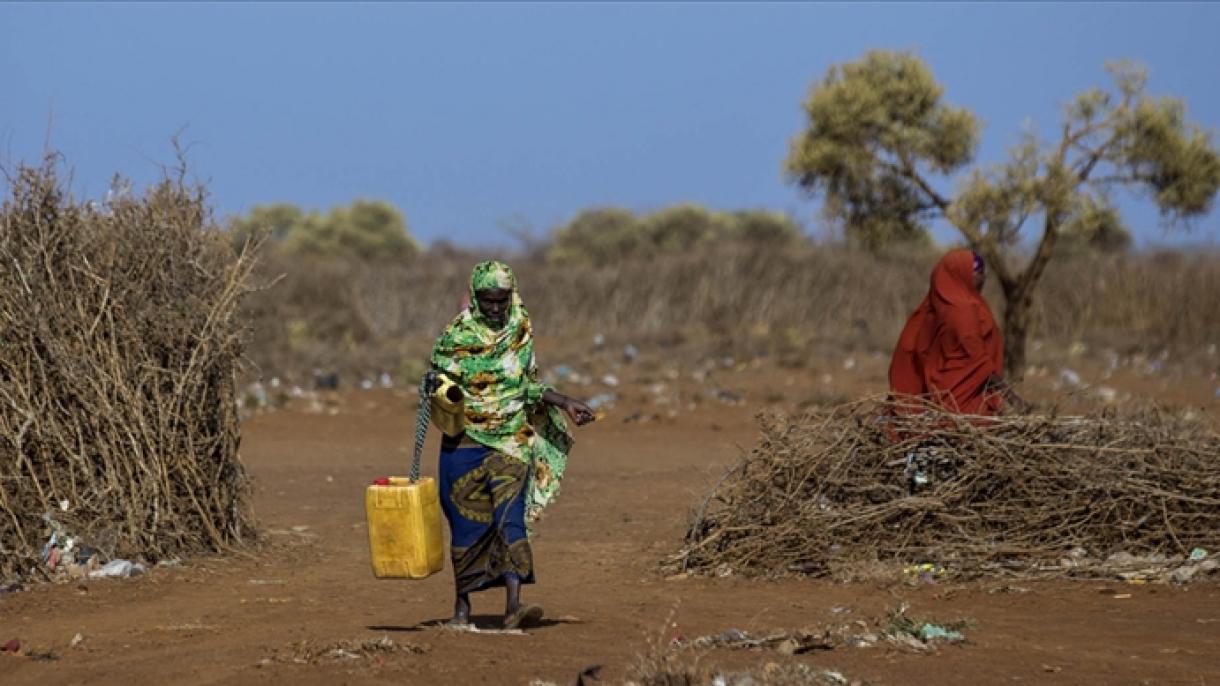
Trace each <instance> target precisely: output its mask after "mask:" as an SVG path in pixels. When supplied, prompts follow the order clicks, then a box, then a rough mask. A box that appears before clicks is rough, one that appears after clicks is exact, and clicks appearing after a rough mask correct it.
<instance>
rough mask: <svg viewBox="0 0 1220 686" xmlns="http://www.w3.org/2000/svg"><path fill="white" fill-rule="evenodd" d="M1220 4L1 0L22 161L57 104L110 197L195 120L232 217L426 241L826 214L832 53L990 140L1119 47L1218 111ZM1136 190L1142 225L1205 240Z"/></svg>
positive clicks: (1050, 127)
mask: <svg viewBox="0 0 1220 686" xmlns="http://www.w3.org/2000/svg"><path fill="white" fill-rule="evenodd" d="M1217 27H1220V5H1210V4H1202V3H1199V4H1168V3H1158V4H1155V5H1154V4H1126V3H1106V4H1084V3H1080V4H1035V3H1024V4H981V3H980V4H961V3H943V4H941V3H909V4H763V3H748V4H695V3H674V4H547V3H540V4H445V5H440V4H436V5H432V4H294V3H270V4H241V5H239V4H224V3H217V4H144V3H130V4H108V5H107V4H39V5H35V4H16V5H13V4H5V5H0V79H2V84H3V90H2V91H0V92H3V94H4V97H3V101H2V104H0V163H3V164H4V165H6V166H11V165H13V164H15V163H16V162H18V161H22V160H25V161H32V160H36V159H38V157H39V155H40V152H41V150H42V149H43V146H44V141H45V140H46V138H47V132H48V129H49V130H50V139H51V143H52V146H53V147H54V148H56V149H57V150H59V151H61V152H62V153H64V155H65V156H66V158H67V160H68V163H69V165H70V166H71V167H72V168H73V170H74V184H75V188H76V189H77V191H78V192H80V193H82V194H83V195H87V196H89V197H98V196H101V195H104V193H105V190H106V187H107V184H108V181H109V179H110V177H111V175H112V174H113V173H114V172H115V171H121V172H123V173H124V174H126V175H127V176H129V177H131V178H132V179H133V180H134V181H135V182H136V183H137V185H144V184H147V183H148V182H150V181H152V180H154V179H155V178H156V177H157V175H158V165H159V164H161V163H166V162H169V161H171V160H172V159H173V154H172V150H171V148H170V145H169V139H170V137H171V136H172V135H173V134H174V132H175V131H177V130H179V129H180V128H182V127H184V126H185V127H187V128H186V130H185V132H184V134H183V139H184V140H186V141H188V142H191V143H193V147H192V148H191V149H190V153H189V157H190V159H191V162H192V168H193V170H194V172H195V173H196V174H197V175H198V176H199V177H200V178H202V179H204V180H206V181H207V182H208V184H209V188H210V190H211V192H212V195H213V200H214V203H215V205H216V208H217V212H218V214H220V215H222V216H223V215H225V214H229V213H234V212H241V211H244V210H246V209H248V208H249V207H250V206H252V205H254V204H258V203H264V202H273V201H287V202H293V203H297V204H300V205H303V206H306V207H312V208H322V209H324V208H327V207H330V206H333V205H336V204H344V203H347V202H349V201H350V200H352V199H354V198H358V197H364V198H382V199H386V200H389V201H391V202H393V203H395V204H396V205H398V206H399V207H400V208H402V210H403V211H404V212H405V214H406V215H407V221H408V224H409V225H410V228H411V231H412V232H413V233H414V234H415V235H417V236H418V237H420V238H421V239H422V240H423V241H425V242H431V241H433V240H436V239H442V238H444V239H448V240H451V241H454V242H458V243H475V244H502V245H507V244H511V240H510V239H509V238H508V237H507V236H506V234H505V232H504V231H503V229H502V228H501V227H502V226H503V225H504V224H505V223H506V222H509V221H513V222H522V221H524V222H528V223H529V224H530V225H532V226H533V227H535V228H536V229H539V230H545V229H549V228H551V227H552V226H554V225H556V224H558V223H560V222H563V221H565V220H566V219H568V218H570V217H571V216H572V215H573V214H574V213H575V212H577V211H579V210H580V209H581V208H585V207H589V206H599V205H621V206H625V207H629V208H633V209H636V210H650V209H655V208H657V207H661V206H664V205H668V204H672V203H675V202H682V201H692V202H698V203H702V204H706V205H708V206H711V207H716V208H724V209H733V208H741V207H767V208H773V209H778V210H782V211H787V212H791V213H793V214H794V215H796V216H798V217H799V218H800V219H802V220H803V221H804V222H806V223H807V225H809V226H810V228H811V229H812V230H816V228H817V222H816V221H815V218H814V215H815V213H816V206H815V205H814V203H812V202H811V201H810V200H808V199H807V198H804V197H802V195H801V194H800V193H799V192H798V191H797V189H795V188H794V187H793V186H791V185H790V184H788V183H787V182H786V181H785V179H784V178H783V176H782V173H781V163H782V160H783V158H784V155H785V153H786V150H787V145H788V141H789V139H790V138H791V137H792V136H793V135H794V134H795V133H796V132H797V131H798V130H799V128H800V126H801V123H802V118H801V110H800V103H801V101H802V99H803V98H804V97H805V95H806V93H807V91H808V89H809V87H810V85H811V84H812V83H813V82H814V81H815V80H816V79H818V78H820V77H821V76H822V75H823V74H824V73H825V71H826V69H827V68H828V67H829V66H830V65H831V64H834V63H838V62H844V61H848V60H853V59H856V58H857V57H859V56H860V55H861V54H863V52H864V51H865V50H867V49H870V48H897V49H912V50H915V51H917V52H918V53H919V54H920V55H921V56H922V57H923V58H924V59H925V60H927V62H928V63H929V64H930V65H931V67H932V68H933V70H934V72H935V73H936V75H937V77H938V78H939V79H940V80H941V82H942V83H944V85H945V87H946V95H947V98H948V99H949V100H950V101H952V102H954V103H956V104H959V105H965V106H968V107H970V108H971V109H973V110H974V111H975V112H976V113H977V114H978V115H979V116H980V117H981V118H982V119H983V121H984V122H985V124H986V129H985V131H984V139H983V141H984V143H983V146H982V149H981V150H980V160H981V161H984V162H986V161H995V160H997V159H999V158H1000V157H1001V156H1002V155H1003V152H1004V149H1005V147H1006V146H1008V145H1011V144H1012V143H1013V142H1014V141H1015V138H1016V135H1017V132H1018V131H1019V129H1020V127H1021V126H1022V124H1023V122H1026V121H1032V122H1034V124H1035V125H1036V126H1038V128H1039V129H1040V130H1042V131H1045V132H1047V133H1048V134H1053V132H1054V130H1055V128H1056V123H1057V121H1058V118H1059V112H1060V107H1061V105H1062V103H1064V102H1066V101H1067V100H1068V99H1069V98H1070V97H1072V96H1073V95H1074V94H1075V93H1077V92H1079V91H1081V90H1082V89H1084V88H1087V87H1090V86H1094V85H1103V84H1104V83H1105V79H1106V74H1105V71H1104V70H1103V64H1104V62H1105V61H1106V60H1110V59H1115V58H1123V57H1126V58H1133V59H1137V60H1140V61H1142V62H1143V63H1145V64H1146V65H1147V66H1148V67H1149V69H1150V70H1151V80H1150V85H1149V90H1150V91H1151V92H1152V93H1154V94H1172V95H1176V96H1179V97H1182V98H1183V99H1185V100H1186V101H1187V103H1188V108H1189V109H1188V112H1189V115H1190V116H1191V118H1193V119H1194V120H1196V121H1198V122H1200V123H1201V124H1202V125H1203V126H1204V127H1206V128H1208V129H1209V130H1212V131H1213V132H1215V131H1220V89H1217V87H1216V78H1217V76H1218V75H1220V71H1218V69H1220V41H1217V40H1216V38H1215V32H1216V29H1217ZM1123 207H1124V209H1125V210H1126V211H1127V218H1128V221H1129V223H1130V224H1131V225H1132V227H1133V228H1134V229H1135V230H1136V233H1137V236H1138V238H1139V240H1140V242H1141V243H1143V244H1148V243H1165V242H1180V241H1181V240H1183V239H1181V238H1176V237H1173V236H1166V235H1165V234H1164V233H1163V231H1162V228H1161V227H1160V225H1159V223H1158V220H1157V215H1156V212H1155V210H1154V209H1152V208H1150V207H1149V204H1148V203H1147V202H1141V201H1140V200H1139V199H1126V200H1124V202H1123ZM1218 228H1220V219H1218V218H1217V213H1213V214H1212V215H1211V216H1208V217H1207V218H1205V219H1203V220H1202V221H1200V222H1198V224H1197V226H1196V230H1195V232H1194V234H1193V235H1192V236H1190V237H1188V240H1190V241H1193V242H1204V243H1210V242H1214V241H1215V240H1216V239H1217V238H1220V230H1218ZM939 235H940V236H941V237H949V236H950V234H947V233H943V232H941V233H940V234H939Z"/></svg>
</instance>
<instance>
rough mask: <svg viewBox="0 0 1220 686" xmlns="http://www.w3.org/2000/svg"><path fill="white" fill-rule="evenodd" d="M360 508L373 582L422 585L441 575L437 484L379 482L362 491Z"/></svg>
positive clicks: (405, 480)
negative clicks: (366, 529)
mask: <svg viewBox="0 0 1220 686" xmlns="http://www.w3.org/2000/svg"><path fill="white" fill-rule="evenodd" d="M364 505H365V513H366V515H367V517H368V525H369V553H370V557H371V558H372V560H373V575H374V576H376V577H377V578H378V579H424V578H427V577H429V576H432V575H433V574H435V573H437V572H439V571H441V570H442V569H444V567H445V559H444V554H445V549H444V545H443V544H442V542H441V501H440V497H439V495H438V493H437V490H436V480H435V479H432V478H421V479H417V480H415V481H412V480H411V479H408V478H406V477H397V476H392V477H389V478H388V479H378V480H377V481H376V482H374V483H373V485H371V486H369V487H368V488H367V489H366V490H365V496H364Z"/></svg>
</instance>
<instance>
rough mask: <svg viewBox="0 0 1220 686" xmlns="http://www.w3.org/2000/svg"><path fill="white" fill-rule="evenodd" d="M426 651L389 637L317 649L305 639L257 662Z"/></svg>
mask: <svg viewBox="0 0 1220 686" xmlns="http://www.w3.org/2000/svg"><path fill="white" fill-rule="evenodd" d="M427 650H428V647H427V646H423V645H416V644H413V643H395V642H394V640H393V639H391V638H390V637H389V636H382V637H381V638H375V639H367V640H363V641H340V642H338V643H332V644H329V645H324V646H318V645H316V644H314V643H312V642H310V641H308V640H305V641H299V642H297V643H293V644H292V645H290V646H288V647H287V648H285V649H282V650H276V651H275V653H274V654H273V655H272V656H271V657H266V658H263V659H262V660H259V661H258V664H259V665H260V666H262V665H267V664H271V663H272V662H283V663H293V664H302V665H305V664H319V663H323V662H336V661H341V660H359V659H363V658H370V657H381V656H384V655H391V654H394V653H408V654H412V655H418V654H421V653H424V652H426V651H427Z"/></svg>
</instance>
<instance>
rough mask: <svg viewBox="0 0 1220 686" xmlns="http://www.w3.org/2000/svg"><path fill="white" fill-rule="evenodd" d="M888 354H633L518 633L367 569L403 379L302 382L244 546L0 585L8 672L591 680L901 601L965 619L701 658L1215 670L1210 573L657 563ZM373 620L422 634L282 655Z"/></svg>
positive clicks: (28, 678)
mask: <svg viewBox="0 0 1220 686" xmlns="http://www.w3.org/2000/svg"><path fill="white" fill-rule="evenodd" d="M881 365H883V362H878V361H876V360H867V359H865V360H861V362H860V364H859V365H858V369H855V368H854V369H852V370H850V373H851V374H854V375H856V376H855V377H854V378H856V381H854V382H853V384H851V385H848V386H843V385H842V384H841V379H842V378H843V377H844V376H845V375H846V374H848V371H846V370H844V369H843V368H842V366H841V365H840V363H839V362H838V361H836V363H835V366H834V367H827V368H826V369H802V370H799V371H793V370H783V369H772V370H770V371H766V370H755V372H754V373H736V374H734V373H732V372H718V373H717V374H718V375H717V376H716V377H715V378H716V383H718V384H720V386H723V388H724V389H727V390H729V391H731V394H732V395H731V396H724V397H725V398H726V399H729V400H732V399H733V398H734V397H741V398H742V399H743V400H745V402H744V403H742V404H730V403H729V402H724V401H723V400H719V401H718V400H714V399H704V400H702V401H700V402H699V403H698V404H697V405H692V404H691V402H690V401H687V400H683V399H682V398H681V397H680V394H679V397H677V399H675V400H672V401H671V400H666V401H658V400H657V399H656V398H655V397H654V398H652V399H650V395H653V396H656V395H659V394H658V393H657V392H656V388H655V386H654V387H653V389H652V390H648V388H649V385H648V384H649V383H655V382H652V381H651V379H645V378H643V377H642V376H641V378H640V379H638V380H637V381H638V383H636V384H635V385H631V384H630V383H629V381H630V379H627V378H626V376H627V375H624V381H623V386H622V387H621V388H619V389H618V391H617V392H619V393H620V396H621V397H620V404H619V406H617V407H615V408H614V409H613V410H611V411H610V412H608V413H607V416H606V417H605V418H604V419H603V420H602V421H599V422H597V423H596V424H594V425H592V426H591V427H588V428H587V429H585V430H583V431H582V432H581V433H580V434H579V437H578V440H579V442H578V445H577V448H576V451H575V454H574V455H573V458H572V462H571V466H570V470H569V473H568V477H567V480H566V482H565V484H564V492H563V495H562V497H561V499H560V501H559V502H558V503H557V504H556V505H555V506H554V507H553V508H552V509H551V510H550V511H549V512H548V515H547V518H546V519H545V520H544V522H543V523H542V524H541V525H540V527H539V535H538V537H537V539H536V540H535V543H534V551H535V562H536V566H537V569H538V570H539V583H538V584H537V585H535V586H532V587H528V588H527V590H526V597H527V599H529V600H531V601H534V602H538V603H540V604H542V605H543V606H544V607H545V608H546V611H547V619H546V620H545V621H544V623H543V625H542V626H540V627H537V628H534V629H531V630H530V631H529V632H528V633H527V634H524V635H503V634H492V633H488V634H469V633H454V632H450V631H447V630H444V629H441V628H438V627H436V626H434V624H435V623H436V621H437V620H440V619H443V618H445V617H447V616H448V614H449V612H450V610H451V602H452V600H451V592H452V591H451V589H452V586H451V583H452V582H451V579H450V576H449V572H448V570H446V571H445V572H443V573H441V574H437V575H435V576H433V577H431V578H429V579H427V580H424V581H378V580H376V579H374V578H373V576H372V573H371V570H370V568H369V564H368V549H367V545H368V544H367V538H366V532H365V528H364V512H363V491H364V488H365V485H366V484H367V483H369V481H371V480H372V479H373V478H376V477H379V476H383V475H387V474H401V473H404V472H405V470H406V465H407V463H408V459H409V455H408V453H407V448H406V446H407V444H408V441H409V437H410V434H411V430H412V424H413V420H414V413H413V411H412V409H411V401H410V399H409V395H408V394H407V393H405V392H401V391H390V390H379V391H368V392H349V393H343V394H340V396H339V397H338V401H337V402H336V404H335V406H334V408H335V409H334V414H331V413H330V412H329V411H323V412H320V413H319V412H317V411H316V409H317V408H316V407H315V408H313V409H310V408H309V407H306V406H305V405H304V404H302V403H298V404H296V405H294V406H290V407H289V408H288V409H285V410H282V411H278V412H274V413H268V414H263V415H259V416H257V417H254V418H252V419H251V420H249V421H247V422H246V424H245V425H244V427H243V434H244V438H243V444H242V456H243V460H244V461H245V462H246V464H247V465H248V467H249V469H250V471H251V473H252V474H253V477H254V479H255V483H256V496H255V505H256V509H257V512H258V516H259V518H260V520H261V522H262V523H263V525H264V527H265V528H266V530H267V532H268V536H267V538H268V540H269V543H268V544H267V545H266V546H265V547H264V548H263V549H260V550H258V551H255V552H254V553H252V554H251V555H249V556H247V557H239V558H227V559H192V560H186V561H184V563H183V564H182V565H180V566H177V567H170V568H155V569H153V570H152V571H151V572H150V573H149V574H147V575H145V576H143V577H140V578H135V579H130V580H121V581H113V580H111V581H90V582H88V583H87V584H84V583H82V584H76V583H67V584H59V585H45V586H41V587H36V588H33V589H31V590H29V591H28V592H25V593H19V594H15V595H11V596H6V597H4V598H0V642H3V641H7V640H8V639H10V638H17V639H19V640H21V641H22V643H23V646H24V647H25V648H26V649H27V650H34V651H48V650H49V651H51V652H53V653H54V655H55V656H56V659H54V660H50V661H38V660H34V659H30V658H20V657H13V656H8V655H0V682H2V683H4V684H14V685H15V684H38V685H39V686H43V685H45V684H161V683H174V684H215V683H224V684H229V683H243V684H244V683H304V684H336V683H345V684H346V683H351V684H363V683H395V684H403V683H418V684H431V683H448V684H481V683H488V684H521V685H522V686H524V685H525V684H528V683H529V682H530V681H531V680H533V679H545V680H548V681H553V682H555V683H558V684H572V683H575V681H576V675H577V674H578V672H580V670H582V669H584V668H586V667H589V666H591V665H604V669H603V671H602V679H603V680H604V682H606V683H619V682H621V680H622V678H623V676H624V675H625V674H626V671H627V669H628V668H629V667H630V665H631V664H632V662H633V660H635V659H636V656H637V655H638V654H639V653H641V652H642V651H644V650H645V649H646V647H647V644H648V642H649V641H657V640H661V641H666V640H669V639H671V638H673V637H675V636H686V637H692V636H699V635H705V634H711V633H718V632H722V631H725V630H726V629H730V628H737V629H741V630H745V631H766V630H771V629H780V628H799V627H804V626H811V625H816V624H826V623H830V622H834V621H840V620H842V621H847V620H854V619H863V620H866V621H867V620H872V619H875V618H878V617H882V616H884V614H885V613H886V611H887V610H890V609H892V608H895V607H898V606H899V605H900V604H903V603H909V605H910V608H911V610H910V612H911V613H912V614H916V615H923V616H927V617H934V618H938V619H941V620H945V621H949V620H954V619H965V620H969V622H970V625H969V626H970V628H969V629H968V630H967V637H968V641H967V642H966V643H965V644H963V645H955V646H947V647H944V648H941V649H940V650H939V651H938V652H936V653H935V654H930V655H921V654H913V653H908V652H900V651H897V650H892V649H888V648H881V647H874V648H848V647H843V648H837V649H834V650H830V651H822V652H816V653H813V654H807V655H800V656H791V657H788V656H783V655H780V654H779V653H777V652H775V651H748V650H737V651H731V650H727V649H719V650H715V651H712V652H710V653H708V654H705V655H703V656H702V657H701V658H700V659H701V661H702V663H703V664H708V665H725V666H730V667H743V666H748V665H758V664H763V663H766V662H778V663H782V662H787V661H804V662H808V663H810V664H813V665H817V666H819V667H826V668H834V669H837V670H839V671H841V672H842V673H843V674H844V675H846V676H847V677H848V678H850V679H853V680H855V679H858V680H863V681H864V682H866V683H873V684H936V685H947V684H997V683H1014V682H1024V683H1031V682H1033V683H1040V684H1041V683H1048V684H1144V683H1148V684H1191V685H1196V686H1197V685H1204V684H1220V586H1218V585H1217V584H1216V583H1214V582H1212V583H1208V582H1204V583H1199V584H1195V585H1191V586H1187V587H1173V586H1165V585H1140V586H1136V585H1126V584H1122V583H1118V582H1083V581H1080V582H1039V583H1027V582H1020V583H1017V584H1015V585H1017V586H1019V587H1020V588H1021V589H1022V590H1023V591H1024V592H1017V593H1012V592H1003V590H1004V589H1003V588H1002V587H1003V586H1004V585H1005V584H1004V582H999V581H979V582H971V583H968V584H953V583H942V584H936V585H924V586H918V587H916V586H910V585H905V584H902V583H896V582H895V583H872V584H861V583H857V584H837V583H834V582H831V581H824V580H807V579H788V580H783V581H750V580H744V579H738V578H722V579H694V578H687V579H667V578H666V577H665V575H664V574H663V573H662V572H660V571H659V570H658V562H659V561H660V560H661V559H663V558H664V557H665V556H666V555H667V554H669V553H671V552H672V551H673V550H674V549H675V548H676V547H677V545H678V544H679V542H680V540H681V536H682V533H683V528H684V524H685V522H686V516H687V512H688V509H689V507H690V506H691V505H692V503H693V502H695V500H696V498H697V497H698V496H699V495H701V494H702V493H703V492H704V491H705V490H706V488H707V487H708V486H709V484H711V483H712V482H713V481H714V480H715V479H716V478H717V477H718V475H719V474H720V472H721V470H722V469H723V468H724V467H725V466H726V465H727V464H729V463H731V462H732V461H733V460H734V458H735V457H736V456H737V455H738V454H739V453H740V451H741V450H744V449H748V447H749V446H750V445H751V443H752V442H753V438H754V428H753V427H754V423H753V418H752V414H753V413H754V412H755V411H757V410H758V409H759V408H760V407H765V406H768V405H770V406H772V407H781V408H782V407H795V406H796V404H798V403H800V402H802V401H804V400H806V399H807V398H810V397H818V396H834V395H838V394H859V393H864V392H869V391H876V390H880V389H881V388H882V387H883V380H884V368H883V366H881ZM831 372H833V378H832V379H831V380H829V381H828V380H827V379H826V377H827V376H830V375H831ZM1050 376H1051V377H1053V376H1054V374H1053V373H1052V374H1051V375H1050ZM1048 378H1049V377H1048ZM836 379H838V380H839V381H836ZM1145 381H1147V380H1145ZM692 383H693V382H692ZM703 383H704V385H706V380H705V381H704V382H703ZM1109 383H1113V384H1115V385H1117V386H1119V387H1121V388H1128V389H1130V392H1133V393H1142V392H1156V393H1159V394H1162V395H1166V394H1168V395H1169V396H1170V397H1173V398H1176V399H1177V400H1178V401H1180V402H1181V403H1183V404H1193V406H1195V407H1199V408H1202V410H1203V411H1204V412H1210V413H1212V414H1213V415H1214V413H1215V404H1216V403H1215V402H1214V401H1213V399H1212V388H1211V386H1212V382H1211V381H1210V380H1208V379H1205V378H1195V379H1191V378H1182V379H1179V380H1177V381H1175V382H1173V383H1162V382H1161V381H1147V384H1151V385H1152V386H1155V387H1154V388H1149V389H1147V390H1141V389H1142V387H1141V386H1140V385H1139V384H1140V383H1142V382H1141V381H1140V379H1138V378H1135V377H1132V378H1130V379H1127V380H1125V381H1124V380H1123V379H1115V380H1113V381H1110V382H1109ZM819 384H821V385H819ZM834 384H839V385H834ZM674 385H675V386H676V385H678V384H677V382H675V383H674ZM832 385H833V386H834V387H833V388H832V387H831V386H832ZM720 386H718V388H719V387H720ZM823 386H825V388H823ZM1031 387H1036V388H1041V390H1036V392H1033V394H1034V395H1035V397H1037V396H1038V394H1039V393H1041V394H1043V395H1049V394H1051V393H1052V389H1051V388H1050V381H1048V382H1047V383H1046V384H1043V386H1041V387H1037V384H1035V383H1032V382H1031ZM632 389H634V390H632ZM594 390H595V389H593V388H589V389H582V391H581V392H582V393H592V392H593V391H594ZM691 393H694V391H692V392H691ZM1174 394H1176V395H1174ZM708 397H709V398H710V396H708ZM676 407H681V408H682V409H681V411H676V410H675V414H674V416H673V417H670V416H669V415H670V410H671V409H674V408H676ZM628 418H631V419H632V421H630V422H625V421H624V420H625V419H628ZM641 419H642V420H644V421H639V420H641ZM427 455H428V458H427V460H426V463H425V464H426V467H425V472H426V473H434V471H435V462H436V445H435V435H433V436H432V437H431V439H430V442H429V445H428V450H427ZM1010 585H1011V584H1010ZM1116 596H1117V597H1116ZM1123 596H1128V597H1123ZM502 603H503V596H502V594H501V593H498V592H491V593H487V594H483V595H480V596H476V598H475V614H476V616H477V617H476V619H478V621H480V622H481V624H482V625H483V626H486V627H491V626H494V625H495V624H496V622H497V621H498V617H499V613H500V611H501V610H502ZM832 608H835V611H834V612H833V613H832ZM78 634H79V635H80V637H81V640H79V641H78V643H77V645H76V646H75V647H71V646H70V643H71V642H72V640H73V638H74V637H75V636H77V635H78ZM382 636H389V637H390V638H391V639H392V640H393V641H395V642H396V643H398V644H409V645H413V646H418V647H420V648H422V649H423V652H420V653H395V654H388V655H383V656H377V657H373V658H367V659H347V660H339V661H322V662H319V663H308V664H297V663H293V662H291V656H292V655H293V654H294V653H293V646H294V644H299V643H300V642H302V641H306V642H308V645H314V646H326V645H330V644H335V643H339V642H344V641H353V642H359V641H363V640H368V639H377V638H380V637H382Z"/></svg>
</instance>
